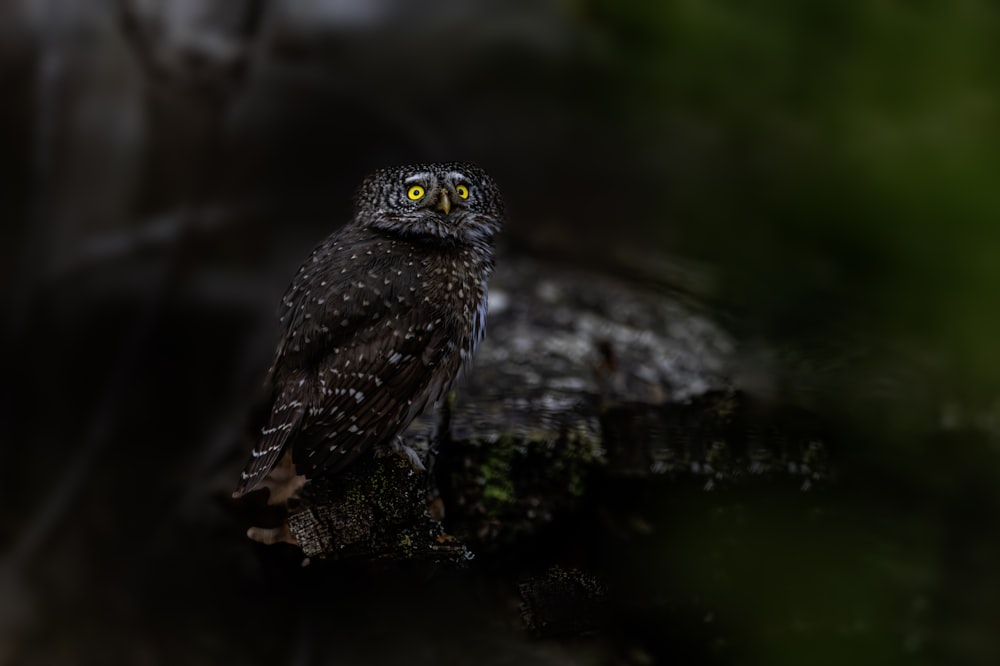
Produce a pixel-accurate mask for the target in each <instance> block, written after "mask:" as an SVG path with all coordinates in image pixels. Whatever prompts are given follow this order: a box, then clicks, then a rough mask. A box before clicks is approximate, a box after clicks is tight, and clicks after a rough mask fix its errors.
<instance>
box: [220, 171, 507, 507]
mask: <svg viewBox="0 0 1000 666" xmlns="http://www.w3.org/2000/svg"><path fill="white" fill-rule="evenodd" d="M407 179H409V181H410V182H419V183H421V184H422V187H423V188H424V190H425V191H426V193H427V194H426V196H425V197H424V198H425V199H427V200H428V201H424V202H421V201H416V202H414V201H409V200H408V199H407V197H406V188H405V186H404V183H405V182H406V181H407ZM458 185H464V186H466V187H467V188H468V190H469V196H468V199H467V200H466V199H460V198H458V196H457V195H456V194H455V191H456V190H455V187H456V186H458ZM449 196H450V197H451V198H450V199H449V201H450V205H444V204H443V203H440V200H438V201H437V202H436V201H431V200H430V198H431V197H449ZM502 218H503V206H502V202H501V200H500V196H499V193H498V191H497V189H496V186H495V184H494V183H493V181H492V179H491V178H490V177H489V176H487V175H486V174H485V173H484V172H483V171H482V170H480V169H478V167H474V166H472V165H467V164H444V165H423V166H419V167H401V168H396V169H388V170H383V171H379V172H376V173H375V174H373V175H372V176H371V177H369V178H368V179H367V180H366V181H365V183H364V184H362V186H361V188H360V190H359V193H358V199H357V206H356V213H355V217H354V219H353V220H352V222H351V223H349V224H348V225H347V226H345V227H344V228H343V229H341V230H340V231H338V232H336V233H334V234H333V235H331V236H330V237H329V238H327V239H326V240H325V241H324V242H323V243H322V244H320V245H319V247H317V248H316V250H315V251H314V252H313V253H312V255H310V257H309V258H308V259H307V260H306V262H305V263H304V264H303V266H302V268H300V269H299V272H298V273H297V274H296V276H295V278H294V279H293V281H292V284H291V285H290V286H289V288H288V290H287V291H286V293H285V295H284V297H283V298H282V312H281V314H280V321H281V324H282V327H283V335H282V338H281V341H280V343H279V345H278V349H277V352H276V354H275V358H274V362H273V364H272V366H271V370H270V371H269V373H268V386H269V387H270V389H271V391H270V396H271V405H270V410H269V413H268V417H267V419H266V421H265V422H264V423H263V424H262V426H261V429H260V438H259V440H258V442H257V444H256V446H255V447H254V450H253V452H252V455H251V457H250V460H249V461H248V463H247V465H246V468H245V469H244V471H243V473H242V475H241V478H240V481H239V483H238V485H237V489H236V492H235V493H234V494H235V495H237V496H239V495H243V494H245V493H247V492H250V491H252V490H254V489H255V488H256V487H258V485H259V484H260V483H261V482H262V481H263V480H264V479H265V477H267V475H268V474H269V473H270V472H271V470H272V469H273V468H274V467H275V466H276V464H277V463H278V461H279V460H280V459H281V458H282V456H285V455H288V454H290V455H291V462H292V463H293V465H294V468H295V471H296V472H297V473H298V474H301V475H304V476H305V477H306V478H309V479H312V478H315V477H317V476H321V475H326V474H334V473H337V472H339V471H341V470H342V469H344V468H345V467H347V466H348V465H349V464H351V462H353V461H354V460H355V459H357V457H358V456H360V455H362V454H363V453H365V452H366V451H367V450H369V449H371V448H372V447H373V446H376V445H382V444H388V443H390V442H392V441H393V440H394V439H395V438H396V437H397V435H398V434H399V433H400V432H402V430H403V429H405V428H406V426H407V425H408V424H409V423H410V421H411V420H412V419H413V418H415V417H416V416H417V414H419V413H420V411H422V410H423V409H424V407H425V406H426V405H427V404H429V403H432V402H435V401H437V400H438V399H439V398H440V397H441V395H442V394H443V393H444V392H445V391H447V390H448V389H449V387H450V386H451V384H452V382H453V381H454V379H455V377H456V375H457V374H458V372H459V370H460V369H461V367H462V366H463V365H464V364H465V363H466V362H467V361H468V360H469V358H471V356H472V354H473V353H474V352H475V349H476V347H477V345H478V344H479V341H480V340H481V339H482V337H483V333H484V330H485V325H486V310H487V298H486V287H487V278H488V276H489V274H490V272H491V271H492V267H493V236H494V234H495V233H496V232H497V231H499V229H500V225H501V223H502Z"/></svg>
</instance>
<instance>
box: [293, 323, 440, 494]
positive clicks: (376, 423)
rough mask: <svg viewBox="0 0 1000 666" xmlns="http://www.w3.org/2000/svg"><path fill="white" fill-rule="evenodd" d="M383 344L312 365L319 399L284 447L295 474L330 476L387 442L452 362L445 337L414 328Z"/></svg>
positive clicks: (430, 395) (431, 395)
mask: <svg viewBox="0 0 1000 666" xmlns="http://www.w3.org/2000/svg"><path fill="white" fill-rule="evenodd" d="M391 340H392V341H393V342H392V343H391V344H386V342H385V341H384V340H383V341H379V342H375V341H373V342H371V343H364V342H361V343H360V344H356V345H353V346H351V347H348V348H342V349H340V350H339V351H338V353H336V354H331V355H330V356H329V357H327V358H326V359H324V361H323V362H322V363H321V364H320V365H319V368H318V370H317V378H316V379H317V381H318V384H319V391H320V397H319V400H318V401H317V402H315V403H313V404H312V405H311V406H309V407H307V408H306V410H305V413H304V414H303V416H302V421H301V431H300V435H299V436H298V437H296V438H295V439H294V440H293V441H292V460H293V462H294V463H295V468H296V471H297V472H298V473H299V474H304V475H305V476H306V477H307V478H313V477H316V476H318V475H321V474H333V473H336V472H338V471H340V470H342V469H343V468H345V467H347V466H348V465H349V464H350V463H352V462H353V461H354V460H355V459H356V458H357V457H358V456H359V455H361V454H362V453H363V452H365V451H366V450H368V449H369V448H371V447H372V446H374V445H376V444H379V443H381V442H385V441H388V440H390V439H391V438H393V437H395V436H396V435H397V434H399V433H400V432H401V431H402V430H403V429H404V428H406V426H407V425H409V423H410V421H412V420H413V418H414V417H415V416H416V415H417V414H419V413H420V411H421V410H423V408H424V407H425V406H426V404H427V402H428V401H430V400H436V399H437V398H438V397H439V393H440V391H441V389H442V388H443V386H441V383H440V382H439V381H436V378H438V377H441V376H451V375H454V370H453V369H450V368H448V367H445V366H448V365H449V363H451V362H452V359H457V358H458V355H457V354H456V353H454V349H455V345H454V342H453V341H452V340H453V338H452V336H451V335H450V334H449V332H448V331H445V330H442V329H440V328H437V329H435V328H432V327H426V326H425V327H423V328H417V327H416V326H415V327H413V329H411V330H410V331H409V332H407V333H405V335H403V334H401V335H399V336H393V338H391ZM456 369H457V368H456Z"/></svg>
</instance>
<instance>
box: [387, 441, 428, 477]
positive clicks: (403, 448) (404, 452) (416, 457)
mask: <svg viewBox="0 0 1000 666" xmlns="http://www.w3.org/2000/svg"><path fill="white" fill-rule="evenodd" d="M384 451H385V453H386V454H387V453H393V454H396V455H398V456H403V457H404V458H406V462H408V463H410V468H411V469H412V470H413V471H414V472H426V471H427V468H426V467H424V463H423V461H422V460H420V454H418V453H417V452H416V451H414V450H413V449H411V448H410V447H409V446H407V445H406V442H404V441H403V438H402V437H396V438H395V439H394V440H392V443H391V444H389V446H387V447H386V448H385V449H384ZM376 453H378V451H376ZM383 455H385V454H383Z"/></svg>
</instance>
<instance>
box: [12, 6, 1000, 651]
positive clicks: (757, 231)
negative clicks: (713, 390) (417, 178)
mask: <svg viewBox="0 0 1000 666" xmlns="http://www.w3.org/2000/svg"><path fill="white" fill-rule="evenodd" d="M998 62H1000V10H998V9H997V7H996V6H995V5H994V4H993V3H989V2H985V0H979V1H977V0H969V1H966V2H940V3H938V2H930V1H924V0H913V1H910V2H903V1H881V2H799V1H795V0H771V1H765V2H755V3H745V2H737V1H723V0H700V1H693V0H683V1H679V2H669V3H642V2H614V1H612V0H576V1H572V0H548V1H539V2H528V1H521V2H499V1H491V0H475V1H460V0H442V1H441V2H434V3H409V2H403V1H402V0H375V1H367V2H366V1H362V0H327V1H324V0H286V1H284V2H278V1H268V0H256V1H253V0H243V1H238V0H232V1H230V2H222V1H219V0H215V1H208V0H206V1H201V2H199V1H195V0H174V1H172V2H168V1H167V0H134V1H128V2H121V3H119V2H111V1H103V2H86V3H84V2H75V1H73V0H39V1H37V2H36V1H34V0H20V1H17V0H0V287H2V291H0V299H2V301H0V304H2V312H3V313H4V316H3V320H2V329H0V340H2V343H3V354H2V361H0V363H2V365H0V368H2V374H0V391H2V393H0V399H2V403H0V447H2V452H3V464H2V465H0V547H2V553H3V556H2V560H0V632H2V633H0V660H10V661H11V662H12V663H30V664H35V663H38V664H51V663H143V664H159V663H164V664H170V663H195V662H197V663H219V662H223V661H225V662H226V663H258V662H262V661H271V662H275V663H296V664H297V663H327V662H328V661H329V662H330V663H334V662H335V663H340V662H342V661H347V662H349V663H367V662H370V661H376V660H383V661H386V662H393V661H395V660H397V659H399V658H400V656H401V655H406V656H407V658H409V659H410V660H411V661H418V662H426V663H470V662H476V661H483V662H484V663H507V662H513V661H518V660H520V661H519V663H524V661H525V660H529V661H530V660H531V659H534V660H537V661H538V663H555V662H556V661H558V660H562V663H566V662H568V663H605V662H606V661H612V660H617V661H618V662H621V663H643V660H650V659H656V658H657V657H660V656H661V655H666V658H667V659H670V658H671V656H673V657H675V658H677V657H679V655H683V654H688V652H690V655H693V656H689V659H688V660H689V661H692V662H698V661H712V662H717V663H768V664H778V663H843V662H844V661H846V660H848V659H850V660H851V661H855V662H864V663H880V664H884V663H969V664H994V663H998V662H1000V645H998V639H997V636H996V627H997V626H1000V594H998V593H1000V569H998V564H997V563H998V562H1000V534H998V531H997V518H998V513H1000V512H998V509H1000V490H998V488H1000V486H998V484H997V481H998V469H1000V467H998V465H1000V452H998V451H1000V442H998V436H997V427H998V426H997V419H998V418H1000V394H998V392H997V377H998V370H1000V344H998V342H997V341H998V340H1000V309H998V308H997V307H996V302H997V294H998V293H1000V291H998V290H1000V260H998V259H997V255H998V250H1000V225H998V223H997V220H998V219H1000V188H998V187H997V177H998V175H1000V94H998V89H997V63H998ZM452 159H470V160H473V161H476V162H478V163H479V164H481V165H482V166H484V167H485V168H486V169H487V170H488V171H490V172H491V173H492V174H493V175H494V176H495V177H496V179H497V180H498V181H499V183H500V184H501V187H502V188H503V191H504V192H505V194H506V198H507V200H508V207H509V224H508V227H507V230H506V233H505V241H504V247H503V251H504V252H507V253H511V254H514V253H530V254H533V255H535V256H537V257H542V258H544V259H545V260H547V261H558V262H564V263H571V264H574V265H578V266H581V267H589V268H591V269H593V270H600V271H606V272H620V273H623V274H625V273H627V274H629V275H633V276H634V275H635V274H637V273H638V274H643V273H648V274H650V275H654V274H655V279H656V280H661V279H664V276H666V278H667V279H671V280H675V281H677V282H678V283H679V284H678V286H679V287H680V288H682V289H684V290H686V291H687V292H689V293H691V294H692V295H693V296H694V297H696V298H698V299H700V300H701V301H702V302H703V304H704V305H705V307H706V308H710V309H711V310H712V311H713V312H716V313H717V318H718V320H719V323H721V324H723V325H724V326H726V327H728V328H729V329H730V330H731V331H732V332H733V333H734V334H735V335H736V336H737V338H738V339H739V340H740V342H741V352H740V355H741V359H742V365H743V366H745V375H746V378H745V382H746V385H747V386H748V387H749V388H750V389H751V390H753V391H755V392H758V393H759V394H760V396H761V397H762V399H766V400H770V401H774V402H776V403H781V404H789V405H795V406H799V407H803V408H808V409H809V410H812V411H813V412H816V413H819V414H822V415H823V416H824V418H826V419H828V420H829V422H830V423H832V424H834V430H835V431H836V434H837V437H836V441H837V449H836V451H835V460H834V463H835V465H836V466H837V468H838V470H839V475H838V482H837V484H836V485H835V487H833V488H829V489H826V490H824V491H823V492H822V493H812V494H810V493H805V492H784V491H783V492H776V493H774V494H767V493H764V494H763V495H762V496H757V495H754V496H749V495H747V496H743V495H740V494H739V493H735V494H730V495H721V494H711V493H694V494H684V493H681V492H680V491H678V493H677V494H676V495H671V494H670V493H669V492H668V493H666V494H665V495H662V494H661V495H659V496H658V497H659V500H658V501H659V502H661V504H659V505H657V506H655V507H653V509H654V511H655V512H659V516H660V518H659V522H657V523H656V526H657V528H658V530H659V531H658V532H657V536H656V537H655V538H654V539H653V542H654V543H653V544H652V545H651V546H648V547H647V548H646V550H645V551H643V553H642V554H641V556H640V555H637V556H636V560H637V561H636V562H631V564H632V565H635V566H636V567H637V569H636V570H637V571H639V572H640V573H641V575H643V576H648V578H649V580H648V583H649V585H650V586H651V587H652V588H653V589H656V590H659V592H658V594H661V596H663V598H665V599H667V602H665V607H666V608H668V610H667V611H663V612H660V611H657V612H650V611H648V609H642V608H640V609H638V610H637V609H634V608H631V609H628V612H629V613H632V614H633V615H628V617H633V616H635V617H641V618H642V619H641V621H639V620H637V621H636V624H637V625H642V628H641V629H640V630H636V631H635V632H632V633H630V632H629V631H628V630H622V631H621V632H619V633H618V634H616V633H615V632H610V635H611V636H612V638H610V639H609V638H607V637H605V638H594V639H591V642H586V641H583V642H573V641H570V642H569V643H563V642H555V643H554V642H544V641H542V642H539V641H531V640H528V639H527V638H525V637H523V636H522V635H521V634H520V633H518V631H517V629H516V628H512V627H511V626H510V625H509V618H508V614H506V612H505V610H504V609H503V608H500V607H499V606H498V602H497V600H496V599H495V598H494V597H492V596H490V594H487V593H483V594H479V593H477V592H475V591H473V592H470V591H469V590H467V589H465V586H463V585H462V584H459V583H453V582H450V581H449V580H444V581H438V582H437V583H433V585H434V586H435V588H436V589H438V590H439V591H441V594H442V595H443V599H445V601H441V602H440V608H438V610H437V611H436V613H435V614H430V616H428V615H427V614H421V613H418V612H417V610H418V609H420V608H421V603H422V602H420V601H417V600H420V599H423V598H424V597H425V595H426V594H427V591H426V589H421V588H420V586H419V585H417V584H414V585H416V587H413V588H411V587H409V585H410V584H409V583H401V582H398V581H396V579H393V580H394V581H396V582H394V583H393V585H396V584H398V585H400V586H402V588H399V589H396V593H392V592H389V591H386V589H384V587H385V586H383V588H380V590H381V591H380V592H379V593H377V594H368V593H367V592H366V589H367V588H366V587H365V585H366V584H367V583H366V582H365V581H368V582H369V583H370V582H371V579H368V578H365V577H364V576H362V577H361V578H360V579H352V580H353V586H352V585H351V584H348V583H347V582H345V581H341V583H342V585H343V586H342V587H340V588H336V587H334V591H333V592H331V591H330V588H325V587H324V588H322V589H323V590H326V591H327V592H330V594H329V595H326V594H325V593H323V594H321V593H316V596H315V597H314V596H311V594H310V593H309V592H304V591H303V589H304V588H308V586H309V585H311V584H312V583H310V582H309V579H308V578H302V577H301V576H300V575H299V574H290V573H285V574H275V573H274V570H273V569H272V568H267V567H265V568H261V565H260V564H259V563H257V559H256V556H255V555H254V554H253V553H251V552H250V551H249V550H248V548H247V545H246V544H244V543H243V542H242V540H241V537H240V538H232V534H231V532H230V530H233V529H235V530H237V531H238V530H239V527H238V525H237V523H236V521H233V520H232V519H231V518H229V517H227V515H226V514H225V509H224V507H223V506H222V505H221V504H220V503H219V502H218V501H216V499H215V498H216V497H218V496H220V493H221V494H224V493H225V491H226V488H227V484H228V483H229V479H230V476H228V475H230V474H231V473H232V471H233V469H234V468H238V465H239V462H238V459H239V458H240V457H241V456H242V455H243V453H244V452H242V451H240V450H239V449H238V445H237V444H236V443H235V442H237V440H238V437H237V435H238V432H239V430H240V427H241V423H242V419H243V416H244V415H245V410H246V406H247V404H248V403H249V401H250V400H251V399H252V397H253V392H254V391H255V389H256V387H257V386H258V384H259V381H260V378H261V377H262V373H263V371H264V369H265V368H266V365H267V362H268V360H269V354H270V352H271V350H272V349H273V344H274V337H275V324H274V321H273V311H274V307H275V304H276V303H277V301H278V298H279V296H280V294H281V291H282V290H283V288H284V286H285V284H286V283H287V280H288V279H289V276H290V275H291V274H292V272H293V271H294V269H295V267H296V266H297V264H298V262H299V261H300V260H301V258H302V257H304V256H305V255H306V254H307V253H308V251H309V250H310V249H311V247H312V246H313V244H314V243H315V242H317V241H318V240H319V239H320V238H322V237H323V236H324V235H326V234H327V233H328V232H329V231H330V230H331V229H333V228H334V227H336V226H337V225H338V224H340V223H342V222H343V221H344V220H346V219H347V217H348V215H349V214H350V196H351V193H352V191H353V189H354V188H355V187H356V185H357V184H358V183H359V182H360V180H361V179H362V178H363V177H364V175H365V174H366V173H368V172H369V171H370V170H371V169H372V168H375V167H378V166H384V165H387V164H394V163H400V162H411V161H424V160H452ZM651 279H652V278H651ZM234 466H235V467H234ZM623 559H625V560H627V559H628V558H627V557H623ZM278 569H279V570H280V567H278ZM415 578H416V579H417V580H419V579H420V576H416V577H415ZM388 587H389V589H390V590H391V589H392V585H390V586H388ZM344 595H346V597H345V596H344ZM345 599H346V601H345ZM401 599H404V600H406V601H401ZM330 607H334V608H337V609H338V610H336V611H330V610H329V608H330ZM303 608H305V609H307V610H305V611H304V610H303ZM435 608H437V606H436V607H435ZM469 608H473V609H475V610H474V611H471V612H470V611H468V609H469ZM324 609H326V610H324ZM387 609H390V610H387ZM400 609H403V610H400ZM407 609H409V610H407ZM442 609H443V610H442ZM313 611H315V613H313ZM410 611H413V613H414V614H416V615H417V617H413V616H412V615H411V613H410ZM323 613H328V614H329V613H333V615H332V616H331V615H323ZM393 613H395V614H396V615H400V616H402V617H397V616H396V615H394V614H393ZM310 614H312V616H313V617H316V616H317V614H318V616H319V617H333V618H335V619H336V620H337V624H336V627H337V628H336V629H330V628H329V627H328V626H327V625H324V624H323V622H321V621H317V620H315V619H314V620H313V621H312V623H313V624H310V621H309V619H308V618H309V616H310ZM623 617H625V616H624V615H623ZM303 618H305V619H303ZM629 622H630V621H625V620H622V624H629ZM658 622H662V623H663V626H662V627H661V626H659V625H658V624H657V623H658ZM315 625H322V629H321V628H317V626H315ZM310 626H312V629H310V628H309V627H310ZM400 626H403V627H407V628H406V629H399V628H398V627H400ZM303 627H305V628H303ZM390 627H391V628H390ZM691 627H694V628H693V629H692V628H691ZM706 627H708V628H707V629H706ZM619 629H621V627H619ZM689 629H690V630H689ZM325 631H333V632H334V633H333V634H332V635H333V636H335V637H336V639H335V640H334V639H331V638H328V637H327V634H325V633H324V632H325ZM380 632H384V633H380ZM400 636H404V637H405V641H406V642H405V646H403V647H399V648H398V650H397V649H393V648H390V647H388V646H389V645H391V644H393V641H394V640H395V639H396V638H399V637H400ZM615 636H626V638H621V639H620V640H619V639H616V638H614V637H615ZM387 637H388V638H387ZM616 641H618V642H616ZM331 644H336V645H337V648H336V649H334V648H331V647H328V646H329V645H331ZM303 646H304V647H303ZM331 655H337V658H336V659H334V657H332V656H331Z"/></svg>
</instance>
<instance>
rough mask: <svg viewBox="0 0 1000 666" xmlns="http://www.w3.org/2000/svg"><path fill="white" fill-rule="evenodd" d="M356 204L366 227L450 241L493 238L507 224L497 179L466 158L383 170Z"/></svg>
mask: <svg viewBox="0 0 1000 666" xmlns="http://www.w3.org/2000/svg"><path fill="white" fill-rule="evenodd" d="M355 207H356V210H355V219H356V220H357V221H358V223H360V224H361V225H363V226H366V227H371V228H374V229H378V230H380V231H384V232H387V233H391V234H394V235H400V236H408V237H413V238H421V237H422V238H426V239H427V240H435V239H436V240H439V241H445V242H451V243H482V242H489V241H491V240H492V238H493V236H494V235H495V234H496V233H497V232H498V231H499V230H500V226H501V225H502V223H503V200H502V198H501V197H500V191H499V190H498V189H497V186H496V183H495V182H494V181H493V179H492V178H490V176H489V175H488V174H487V173H486V172H485V171H483V170H482V169H480V168H479V167H478V166H476V165H474V164H469V163H466V162H446V163H440V164H415V165H410V166H402V167H391V168H388V169H380V170H378V171H376V172H375V173H373V174H372V175H370V176H368V178H366V179H365V181H364V182H363V183H362V184H361V187H360V188H359V189H358V194H357V197H356V201H355Z"/></svg>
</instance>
